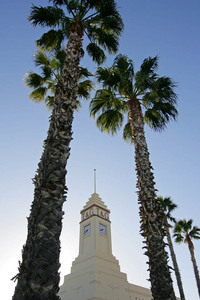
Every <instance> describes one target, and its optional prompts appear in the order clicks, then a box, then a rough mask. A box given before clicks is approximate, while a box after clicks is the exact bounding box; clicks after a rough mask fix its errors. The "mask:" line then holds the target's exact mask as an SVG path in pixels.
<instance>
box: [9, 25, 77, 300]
mask: <svg viewBox="0 0 200 300" xmlns="http://www.w3.org/2000/svg"><path fill="white" fill-rule="evenodd" d="M80 31H81V30H80ZM80 31H78V32H77V31H76V30H75V28H72V30H71V32H70V36H69V41H68V45H67V49H66V59H65V63H64V66H63V70H62V76H61V82H60V84H59V85H58V86H57V88H56V92H55V103H54V108H53V111H52V115H51V118H50V126H49V130H48V136H47V139H46V140H45V141H44V151H43V154H42V157H41V160H40V163H39V165H38V170H37V174H36V176H35V178H34V180H33V182H34V184H35V191H34V200H33V203H32V206H31V213H30V216H29V218H28V235H27V241H26V244H25V246H24V248H23V251H22V263H21V264H20V267H19V274H18V275H17V276H16V279H17V280H18V283H17V286H16V288H15V293H14V296H13V300H29V299H30V300H58V299H60V297H59V296H58V290H59V280H60V276H59V272H58V270H59V268H60V263H59V255H60V233H61V229H62V217H63V214H64V212H63V210H62V206H63V202H64V201H65V200H66V192H67V188H66V185H65V175H66V173H67V172H66V164H67V160H68V158H69V155H70V148H69V145H70V142H71V140H72V121H73V111H74V108H75V106H76V102H77V87H78V75H79V74H78V73H79V62H80V58H81V46H82V32H80Z"/></svg>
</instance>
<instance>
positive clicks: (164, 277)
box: [128, 99, 175, 300]
mask: <svg viewBox="0 0 200 300" xmlns="http://www.w3.org/2000/svg"><path fill="white" fill-rule="evenodd" d="M128 109H129V121H130V125H131V128H132V134H133V140H134V146H135V162H136V173H137V188H138V190H139V191H138V196H139V198H138V202H139V205H140V218H141V234H142V235H143V237H144V238H145V243H146V247H145V248H146V249H147V251H146V252H145V254H146V255H147V256H148V258H149V271H150V281H151V292H152V296H153V299H154V300H175V294H174V290H173V285H172V279H171V276H170V271H169V267H168V264H167V263H168V255H167V252H166V251H165V243H164V235H165V233H164V227H163V220H164V217H163V211H162V209H161V207H160V204H159V203H158V201H157V197H156V190H155V187H154V184H155V182H154V175H153V172H152V171H151V169H152V166H151V163H150V160H149V152H148V148H147V143H146V139H145V134H144V122H143V116H142V111H141V107H140V103H139V102H138V100H137V99H131V100H129V102H128Z"/></svg>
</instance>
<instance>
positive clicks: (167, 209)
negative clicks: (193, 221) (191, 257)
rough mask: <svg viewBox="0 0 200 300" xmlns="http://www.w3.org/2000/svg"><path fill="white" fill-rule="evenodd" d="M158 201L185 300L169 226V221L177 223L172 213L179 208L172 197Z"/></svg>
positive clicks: (183, 297)
mask: <svg viewBox="0 0 200 300" xmlns="http://www.w3.org/2000/svg"><path fill="white" fill-rule="evenodd" d="M158 201H159V202H160V204H161V206H162V208H163V211H164V213H165V215H164V228H165V231H166V236H167V241H168V245H169V250H170V254H171V259H172V262H173V266H174V272H175V276H176V280H177V285H178V289H179V293H180V297H181V300H185V294H184V291H183V284H182V280H181V274H180V271H179V268H178V263H177V259H176V254H175V252H174V247H173V243H172V239H171V234H170V230H169V228H171V227H172V226H171V225H170V224H169V222H168V220H169V221H170V222H174V223H175V222H176V220H175V218H173V217H172V214H171V213H172V212H173V211H174V209H176V208H177V205H176V204H175V203H173V201H172V200H171V198H170V197H165V198H163V197H161V196H160V197H158Z"/></svg>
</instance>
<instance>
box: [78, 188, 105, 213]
mask: <svg viewBox="0 0 200 300" xmlns="http://www.w3.org/2000/svg"><path fill="white" fill-rule="evenodd" d="M94 205H96V206H100V207H102V208H103V209H105V210H107V211H109V210H108V208H107V206H106V205H105V203H104V202H103V201H102V199H101V198H100V197H99V194H97V193H93V194H92V195H91V197H90V198H89V200H88V201H87V202H86V204H85V205H84V207H83V210H86V209H88V208H89V207H91V206H94ZM109 212H110V211H109Z"/></svg>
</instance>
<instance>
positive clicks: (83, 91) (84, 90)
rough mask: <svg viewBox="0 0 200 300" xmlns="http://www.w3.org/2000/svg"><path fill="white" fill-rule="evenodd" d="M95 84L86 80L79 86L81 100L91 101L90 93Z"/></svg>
mask: <svg viewBox="0 0 200 300" xmlns="http://www.w3.org/2000/svg"><path fill="white" fill-rule="evenodd" d="M93 87H94V86H93V82H92V81H91V80H89V79H88V80H84V81H81V82H79V84H78V95H79V97H81V98H85V99H89V97H90V92H91V91H92V89H93Z"/></svg>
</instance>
